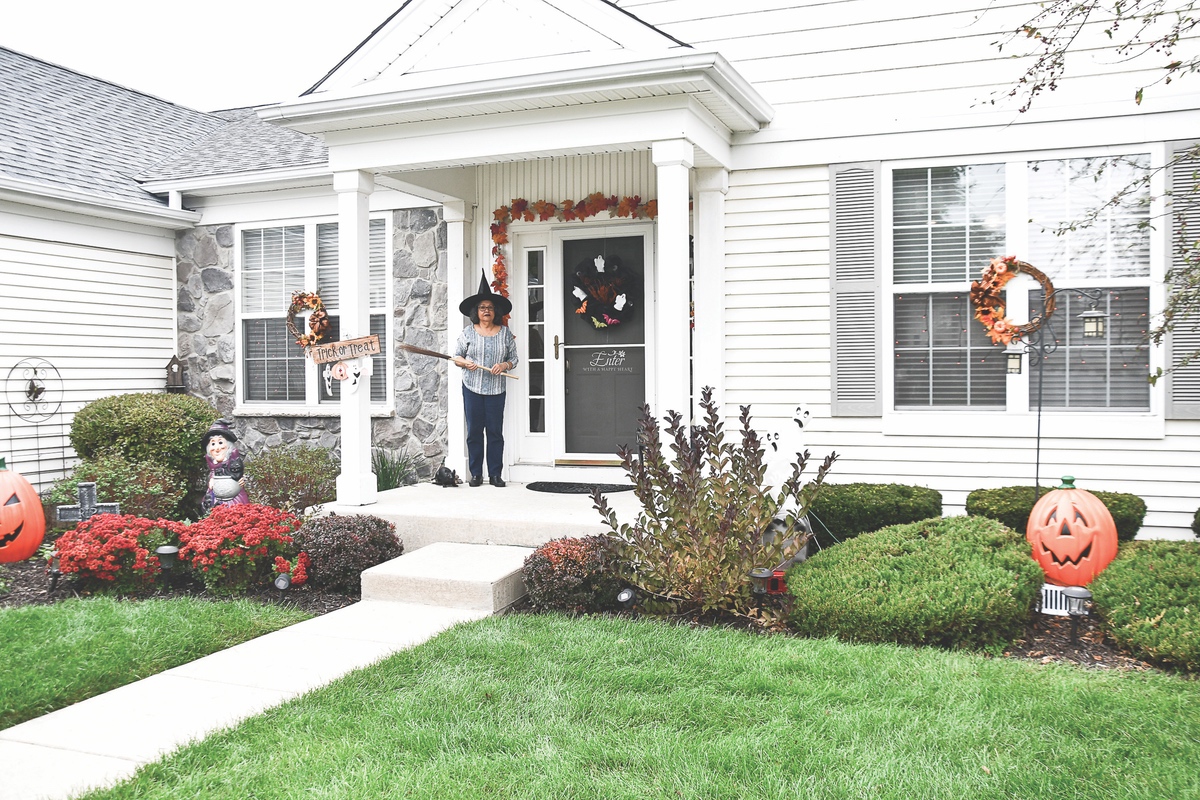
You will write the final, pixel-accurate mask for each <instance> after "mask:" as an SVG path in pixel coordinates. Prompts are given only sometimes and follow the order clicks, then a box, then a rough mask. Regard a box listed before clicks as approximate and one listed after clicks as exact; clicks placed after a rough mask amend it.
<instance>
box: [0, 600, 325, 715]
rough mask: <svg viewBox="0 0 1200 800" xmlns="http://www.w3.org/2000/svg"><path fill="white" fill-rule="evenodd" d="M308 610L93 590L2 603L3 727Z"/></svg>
mask: <svg viewBox="0 0 1200 800" xmlns="http://www.w3.org/2000/svg"><path fill="white" fill-rule="evenodd" d="M309 616H311V615H309V614H306V613H304V612H301V611H297V610H295V609H288V608H282V607H280V606H267V605H262V604H258V603H251V602H249V601H247V600H242V601H237V602H231V603H210V602H205V601H203V600H195V599H191V598H183V599H174V600H166V599H163V600H146V601H141V602H125V601H121V600H115V599H112V598H106V597H93V598H88V599H84V600H67V601H64V602H62V603H56V604H54V605H49V606H25V607H22V608H5V609H0V665H3V670H4V676H3V678H2V679H0V729H3V728H7V727H10V726H12V725H16V724H17V723H19V722H24V721H25V720H28V719H33V718H34V717H37V716H40V715H42V714H46V713H49V712H50V711H54V710H55V709H58V708H63V707H64V706H69V705H71V704H72V703H77V702H79V701H80V700H84V699H86V698H88V697H92V696H94V695H97V694H100V693H102V692H107V691H108V690H110V689H115V688H117V687H118V686H123V685H125V684H127V683H132V682H134V681H136V680H140V679H141V678H145V677H147V676H148V675H153V674H155V673H157V672H162V671H163V670H166V669H170V668H171V667H175V666H178V665H180V664H186V663H187V662H189V661H193V660H195V659H197V658H200V657H201V656H206V655H208V654H209V653H215V652H216V651H218V650H223V649H225V648H227V647H232V646H233V645H235V644H238V643H240V642H244V641H246V640H248V639H253V638H254V637H256V636H261V635H262V634H264V633H270V632H271V631H274V630H278V629H280V628H285V627H287V626H288V625H293V624H295V623H297V622H300V621H301V620H304V619H307V618H308V617H309Z"/></svg>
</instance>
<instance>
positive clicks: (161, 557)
mask: <svg viewBox="0 0 1200 800" xmlns="http://www.w3.org/2000/svg"><path fill="white" fill-rule="evenodd" d="M154 555H156V556H158V566H159V568H160V569H162V571H163V577H164V578H165V579H166V581H167V585H168V586H174V585H175V565H176V564H178V563H179V548H178V547H176V546H175V545H172V544H164V545H163V546H162V547H156V548H154Z"/></svg>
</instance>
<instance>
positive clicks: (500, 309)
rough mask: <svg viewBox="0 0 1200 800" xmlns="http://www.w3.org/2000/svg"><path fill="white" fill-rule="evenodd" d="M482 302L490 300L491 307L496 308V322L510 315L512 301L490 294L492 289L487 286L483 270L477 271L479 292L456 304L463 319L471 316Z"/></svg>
mask: <svg viewBox="0 0 1200 800" xmlns="http://www.w3.org/2000/svg"><path fill="white" fill-rule="evenodd" d="M484 300H491V301H492V305H494V306H496V320H497V321H499V320H500V319H501V318H502V317H505V316H507V315H509V314H511V313H512V301H511V300H509V299H508V298H507V297H505V296H503V295H499V294H495V293H493V292H492V287H490V286H488V279H487V275H485V274H484V272H483V270H480V271H479V291H478V292H476V293H475V294H473V295H471V296H470V297H468V298H466V299H465V300H463V301H462V302H461V303H459V304H458V310H459V311H461V312H462V315H463V316H464V317H469V316H471V312H472V311H474V310H475V306H477V305H479V304H480V303H482V302H483V301H484Z"/></svg>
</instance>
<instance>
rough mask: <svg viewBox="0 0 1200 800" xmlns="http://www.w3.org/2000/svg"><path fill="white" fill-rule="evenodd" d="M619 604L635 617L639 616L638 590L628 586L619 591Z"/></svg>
mask: <svg viewBox="0 0 1200 800" xmlns="http://www.w3.org/2000/svg"><path fill="white" fill-rule="evenodd" d="M617 605H619V606H620V607H621V608H623V609H624V610H626V611H628V612H630V613H631V614H633V616H634V618H635V619H636V618H637V592H635V591H633V589H630V588H629V587H628V586H626V587H625V588H624V589H622V590H621V591H619V592H617Z"/></svg>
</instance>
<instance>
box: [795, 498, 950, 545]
mask: <svg viewBox="0 0 1200 800" xmlns="http://www.w3.org/2000/svg"><path fill="white" fill-rule="evenodd" d="M809 514H810V516H811V517H815V520H814V522H813V531H814V535H815V536H816V540H817V544H819V545H820V546H821V547H822V548H825V547H829V546H830V545H832V544H836V543H837V542H839V541H840V542H844V541H846V540H847V539H852V538H854V537H855V536H858V535H859V534H860V533H867V532H868V531H877V530H879V529H880V528H885V527H887V526H889V525H901V524H904V523H906V522H917V521H918V520H922V519H929V518H930V517H940V516H941V515H942V495H941V493H940V492H937V491H935V490H934V489H928V488H926V487H924V486H906V485H904V484H899V483H837V484H826V485H825V486H823V487H822V488H821V491H820V493H818V494H817V497H816V499H815V500H814V501H813V503H812V505H811V506H810V507H809Z"/></svg>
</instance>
